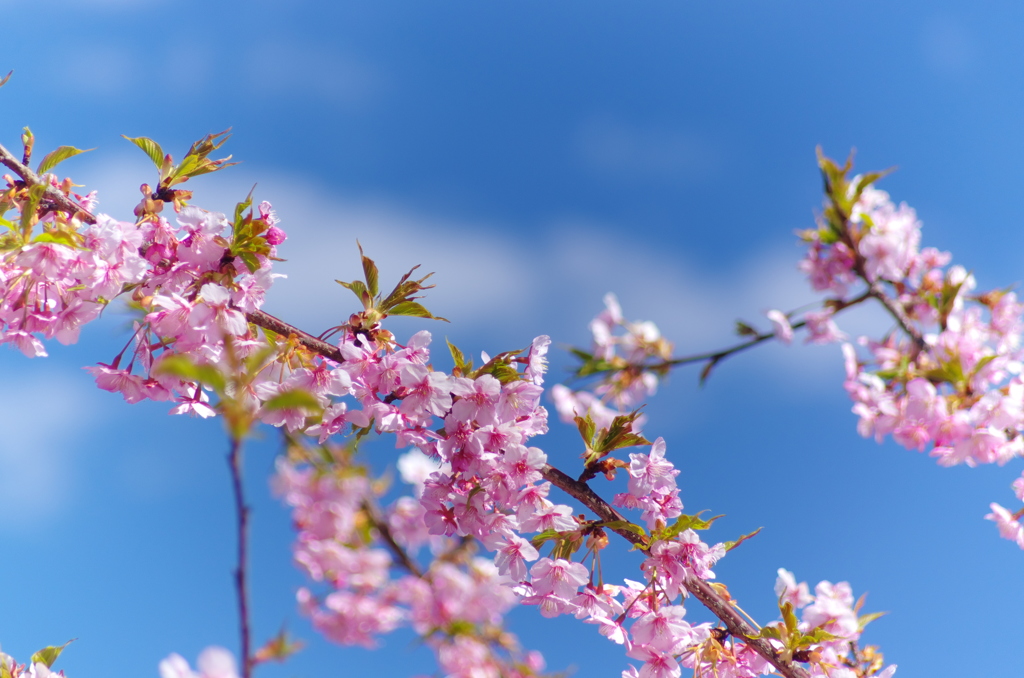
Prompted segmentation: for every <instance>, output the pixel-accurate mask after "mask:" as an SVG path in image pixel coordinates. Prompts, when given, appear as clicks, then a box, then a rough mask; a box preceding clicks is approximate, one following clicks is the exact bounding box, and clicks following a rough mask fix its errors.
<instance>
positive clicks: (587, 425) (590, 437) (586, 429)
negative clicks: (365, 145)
mask: <svg viewBox="0 0 1024 678" xmlns="http://www.w3.org/2000/svg"><path fill="white" fill-rule="evenodd" d="M575 421H576V428H578V429H579V430H580V435H581V436H582V437H583V442H585V443H586V444H587V447H590V446H591V445H593V443H594V433H596V432H597V424H595V423H594V420H593V418H591V416H590V410H587V416H586V417H576V418H575Z"/></svg>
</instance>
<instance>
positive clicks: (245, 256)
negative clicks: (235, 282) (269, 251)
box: [238, 252, 260, 273]
mask: <svg viewBox="0 0 1024 678" xmlns="http://www.w3.org/2000/svg"><path fill="white" fill-rule="evenodd" d="M238 256H239V257H241V259H242V261H243V262H245V267H246V268H247V269H249V273H255V272H256V271H258V270H260V260H259V259H257V258H256V255H255V254H253V253H252V252H239V253H238Z"/></svg>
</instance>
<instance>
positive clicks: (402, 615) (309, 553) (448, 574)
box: [274, 448, 543, 678]
mask: <svg viewBox="0 0 1024 678" xmlns="http://www.w3.org/2000/svg"><path fill="white" fill-rule="evenodd" d="M324 449H327V450H329V449H335V452H336V454H337V456H336V457H334V458H332V459H331V463H330V464H329V465H326V466H325V464H324V463H322V462H321V463H319V464H318V465H317V466H313V465H311V464H309V463H303V462H298V461H289V460H285V459H282V460H280V461H279V462H278V468H277V474H276V475H275V478H274V485H275V488H276V490H277V491H278V492H279V493H280V494H282V496H283V497H284V500H285V502H286V503H287V504H288V505H290V506H291V507H292V517H293V520H294V522H295V525H296V528H297V530H298V537H297V539H296V542H295V546H294V554H295V560H296V562H297V563H298V564H299V566H300V567H302V568H303V569H304V570H305V571H306V573H307V574H308V575H309V577H310V579H312V580H313V581H314V582H317V583H319V584H323V585H326V586H327V587H328V589H329V593H327V594H326V595H324V596H323V597H322V598H318V597H317V596H316V595H315V594H314V593H313V592H312V591H310V590H309V589H308V588H303V589H301V590H300V591H299V594H298V599H299V603H300V607H301V609H302V610H303V611H304V612H305V613H306V614H307V615H308V616H309V617H310V618H311V620H312V622H313V625H314V626H315V627H316V628H317V630H319V631H320V632H321V633H323V634H324V636H326V637H327V638H329V639H330V640H332V641H334V642H337V643H341V644H345V645H362V646H364V647H374V646H376V644H377V637H378V636H380V635H383V634H386V633H389V632H391V631H393V630H395V629H396V628H399V627H401V626H411V627H412V629H413V630H414V631H415V632H416V633H417V634H419V635H420V636H421V637H422V638H423V639H424V641H425V642H426V643H427V644H428V645H429V646H430V647H431V648H432V649H433V650H434V652H435V656H436V658H437V662H438V666H439V667H440V668H441V670H442V671H443V672H444V675H446V676H453V677H463V676H465V677H467V678H469V677H473V678H476V677H492V676H493V677H494V678H498V677H499V676H508V677H512V678H518V677H525V676H532V675H536V674H537V672H539V671H540V670H541V669H542V668H543V659H542V658H541V656H540V655H539V654H538V653H535V652H530V653H523V652H520V651H519V648H518V644H517V641H516V639H515V636H514V635H512V634H510V633H508V632H507V631H504V630H503V629H502V621H503V617H504V615H505V613H506V612H507V611H508V610H509V609H510V608H511V607H513V606H514V605H515V604H516V596H515V594H514V593H513V592H512V590H511V589H510V588H509V587H508V586H506V585H504V581H503V578H502V577H500V576H499V575H498V572H497V568H496V567H495V566H494V564H493V563H492V562H490V561H489V560H486V559H482V558H479V557H475V556H473V555H472V552H473V550H474V547H472V545H471V543H469V542H467V543H463V542H462V541H461V540H457V539H452V538H449V537H443V536H437V535H430V534H429V533H428V531H427V527H426V523H425V522H424V519H423V517H424V510H423V507H422V506H421V505H420V503H419V502H418V501H416V500H415V499H414V498H412V497H409V496H403V497H399V498H398V499H397V500H396V501H395V502H393V503H392V504H391V505H390V506H389V507H387V508H386V509H385V510H383V511H380V512H378V511H377V510H376V508H375V505H376V501H377V499H378V495H379V492H380V489H381V488H380V486H379V483H375V482H373V481H372V480H371V479H370V478H369V477H368V475H367V474H366V470H365V469H364V468H360V467H358V466H355V465H353V464H352V463H351V460H350V459H349V458H348V457H346V456H344V454H343V453H342V452H341V451H339V450H337V449H336V448H324ZM424 461H425V457H423V455H422V454H421V453H419V452H416V451H413V452H410V453H408V454H407V456H406V457H403V460H402V462H400V464H399V468H400V470H401V471H402V474H403V477H404V478H406V479H407V480H409V481H412V482H416V481H417V480H422V476H420V477H418V478H417V477H415V476H416V471H415V470H414V469H416V468H419V467H421V466H422V465H423V462H424ZM428 463H429V462H428ZM435 466H436V465H435ZM385 534H386V535H387V536H388V538H390V539H391V540H392V544H393V548H394V549H395V550H394V551H389V550H388V549H386V548H382V546H381V544H382V536H383V535H385ZM427 544H429V545H430V547H431V551H432V553H433V554H434V555H435V556H440V557H435V558H434V560H433V562H432V564H431V565H430V566H429V567H428V568H426V569H420V566H419V565H418V564H417V563H416V561H415V557H416V555H417V552H418V551H419V550H420V548H421V547H422V546H424V545H427ZM395 554H400V557H401V561H400V562H399V563H397V564H396V562H395V557H396V556H395ZM396 565H397V568H396ZM403 568H404V572H402V573H401V574H398V573H397V572H396V570H398V569H403Z"/></svg>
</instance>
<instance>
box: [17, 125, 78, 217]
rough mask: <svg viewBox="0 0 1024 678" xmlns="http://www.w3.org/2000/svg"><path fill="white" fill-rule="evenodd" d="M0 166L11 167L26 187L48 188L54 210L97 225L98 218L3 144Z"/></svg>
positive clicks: (47, 192)
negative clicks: (52, 184)
mask: <svg viewBox="0 0 1024 678" xmlns="http://www.w3.org/2000/svg"><path fill="white" fill-rule="evenodd" d="M0 164H4V165H6V166H7V167H9V168H10V169H11V170H12V171H13V172H14V173H15V174H17V175H18V176H19V177H20V178H21V180H22V181H24V182H25V185H26V186H46V198H47V199H48V200H49V201H50V203H52V206H53V208H54V209H57V210H59V211H61V212H67V213H68V214H69V215H71V216H72V217H77V218H78V219H79V220H81V221H84V222H86V223H89V224H95V223H96V217H95V216H94V215H93V214H92V213H91V212H90V211H89V210H87V209H85V208H84V207H82V206H81V205H80V204H79V203H78V202H76V201H75V200H73V199H71V198H69V197H68V196H66V195H64V194H63V193H62V192H61V191H59V190H58V189H56V188H54V187H53V186H51V185H50V182H48V181H46V180H45V179H44V178H43V177H40V176H38V175H37V174H36V173H35V172H33V171H32V170H31V168H29V167H28V166H27V165H25V164H23V163H22V162H21V161H20V160H18V158H17V157H15V156H14V155H13V154H12V153H11V152H10V151H8V150H7V149H6V148H5V147H4V145H3V144H0Z"/></svg>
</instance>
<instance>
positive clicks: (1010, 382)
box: [801, 180, 1024, 466]
mask: <svg viewBox="0 0 1024 678" xmlns="http://www.w3.org/2000/svg"><path fill="white" fill-rule="evenodd" d="M860 184H861V182H859V181H856V180H855V181H852V182H851V183H850V184H849V185H848V188H847V190H848V191H851V190H854V189H855V188H857V187H858V186H860ZM835 212H836V210H835V209H833V210H832V211H831V212H828V211H827V212H826V215H829V214H831V215H834V214H835ZM804 238H805V240H806V241H807V243H808V245H809V251H808V254H807V257H806V258H805V259H804V260H803V262H801V268H802V269H803V270H804V271H805V272H806V273H807V274H808V276H809V277H810V281H811V284H812V286H813V287H814V288H815V289H817V290H821V291H830V292H832V293H834V294H836V295H837V296H836V299H835V301H834V303H833V304H832V305H833V306H834V305H835V303H843V302H846V301H848V300H849V299H850V296H849V292H848V289H849V287H850V286H851V285H852V284H853V283H854V282H855V281H856V280H857V279H858V278H859V279H860V280H861V281H862V282H864V283H865V284H867V285H868V286H869V288H870V289H872V290H873V292H872V293H873V294H881V293H882V290H883V289H884V287H883V286H887V287H888V289H890V290H891V296H890V297H889V298H888V300H889V301H890V302H891V304H892V306H891V308H892V309H894V310H895V311H896V315H897V319H898V320H899V322H901V323H904V324H905V326H904V327H903V329H904V330H905V331H904V333H902V334H900V333H896V332H894V333H890V334H888V335H887V336H885V337H883V338H879V339H868V338H861V339H860V342H859V343H860V344H861V345H862V346H863V347H864V348H865V349H866V352H867V357H864V356H862V355H858V354H857V352H856V351H855V350H854V347H853V346H852V345H850V344H846V345H844V349H843V350H844V354H845V356H846V384H845V386H846V390H847V391H848V392H849V393H850V395H851V397H852V398H853V400H854V402H855V403H856V404H855V406H854V408H853V411H854V412H855V413H856V414H857V415H858V416H859V417H860V423H859V424H858V431H859V432H860V433H861V435H864V436H872V435H873V436H874V437H875V438H877V439H878V440H881V439H882V438H883V437H885V436H887V435H892V437H893V438H894V439H895V440H896V441H897V442H899V443H900V444H901V445H903V446H904V447H906V448H908V449H916V450H922V451H923V450H925V449H926V448H930V450H931V452H930V453H931V455H932V456H934V457H936V458H937V459H938V461H939V463H940V464H942V465H944V466H952V465H956V464H967V465H969V466H974V465H976V464H988V463H993V462H995V463H1000V464H1003V463H1006V461H1008V460H1009V459H1011V458H1013V457H1016V456H1020V454H1021V453H1022V452H1024V439H1022V438H1021V436H1020V431H1021V430H1022V428H1024V382H1022V380H1021V377H1020V373H1021V362H1020V338H1021V331H1022V330H1024V322H1022V320H1021V314H1022V312H1024V305H1022V304H1020V303H1019V302H1018V301H1017V297H1016V295H1015V294H1014V293H1012V292H1004V291H991V292H987V293H984V294H976V293H974V290H975V286H976V283H975V280H974V277H973V276H972V275H970V274H968V273H967V272H966V271H965V270H964V268H963V267H961V266H950V267H947V265H948V264H949V262H950V259H951V257H950V255H949V254H948V253H946V252H939V251H937V250H934V249H932V248H925V249H923V250H921V249H919V248H918V245H919V243H920V240H921V234H920V222H919V221H918V220H917V217H916V215H915V213H914V210H912V209H911V208H910V207H908V206H907V205H905V204H902V205H900V206H899V207H897V206H895V205H894V204H893V203H892V201H891V200H890V199H889V196H888V194H887V193H885V192H884V191H879V190H876V189H874V188H872V187H870V186H863V187H860V189H859V196H858V197H857V199H856V201H855V202H854V203H853V205H852V209H851V210H850V212H849V215H848V217H846V218H844V219H841V220H840V222H839V223H838V225H837V223H836V221H835V219H834V218H833V219H831V220H829V219H828V218H825V217H823V220H822V223H821V225H820V226H819V228H818V230H816V231H811V232H808V233H805V234H804ZM872 286H873V287H872ZM828 307H829V304H826V309H827V308H828Z"/></svg>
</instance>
